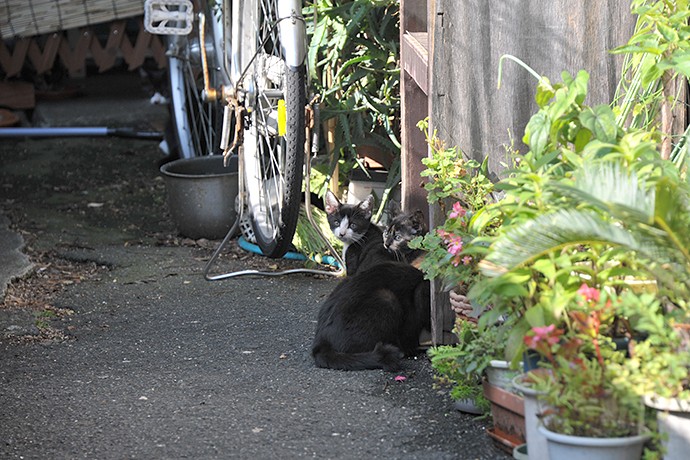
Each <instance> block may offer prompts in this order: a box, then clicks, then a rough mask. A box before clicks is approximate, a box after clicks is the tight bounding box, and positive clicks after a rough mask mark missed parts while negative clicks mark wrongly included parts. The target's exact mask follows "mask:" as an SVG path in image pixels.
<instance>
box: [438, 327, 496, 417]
mask: <svg viewBox="0 0 690 460" xmlns="http://www.w3.org/2000/svg"><path fill="white" fill-rule="evenodd" d="M454 331H455V333H456V335H457V337H458V343H457V344H455V345H442V346H438V347H433V348H431V349H429V351H428V355H429V358H430V359H431V366H432V368H433V369H434V371H435V372H436V375H435V378H436V380H437V381H438V382H439V383H441V384H443V385H447V386H450V387H451V391H450V395H451V397H452V398H453V399H455V400H460V399H474V400H475V401H476V402H477V404H478V406H479V408H480V409H482V411H483V412H484V413H488V411H489V408H490V406H489V402H488V401H487V400H486V399H485V398H484V396H483V390H482V387H481V383H482V379H483V377H484V371H485V370H486V368H487V367H488V366H489V364H490V363H491V361H492V360H494V359H500V358H501V357H502V356H503V348H502V346H501V343H502V341H501V340H500V338H501V331H500V330H499V329H498V328H490V329H487V330H485V331H480V330H479V328H478V327H477V324H475V323H474V322H472V321H468V320H465V319H461V318H458V319H457V320H456V322H455V329H454Z"/></svg>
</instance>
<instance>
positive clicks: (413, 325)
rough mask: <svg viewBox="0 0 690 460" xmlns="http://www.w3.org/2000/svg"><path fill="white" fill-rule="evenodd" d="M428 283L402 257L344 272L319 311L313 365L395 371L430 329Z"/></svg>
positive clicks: (420, 273)
mask: <svg viewBox="0 0 690 460" xmlns="http://www.w3.org/2000/svg"><path fill="white" fill-rule="evenodd" d="M430 322H431V311H430V300H429V282H428V281H426V280H425V279H424V274H423V273H422V272H421V271H419V270H417V269H416V268H414V267H412V266H411V265H409V264H406V263H403V262H383V263H380V264H378V265H376V266H374V267H372V268H368V269H366V270H362V271H359V272H358V273H357V274H356V275H354V276H348V277H346V278H345V279H344V280H343V281H341V282H340V284H338V286H336V288H335V290H333V292H332V293H331V294H330V295H329V296H328V298H327V299H326V301H325V302H324V303H323V305H322V306H321V310H320V311H319V315H318V321H317V326H316V335H315V337H314V342H313V344H312V356H313V358H314V362H315V363H316V365H317V366H318V367H326V368H331V369H340V370H364V369H379V368H380V369H384V370H386V371H395V370H397V369H399V368H400V360H401V358H402V357H403V356H405V355H413V354H415V353H416V352H417V349H418V346H419V335H420V333H421V332H422V330H424V329H427V330H428V329H429V328H430V326H431V325H430Z"/></svg>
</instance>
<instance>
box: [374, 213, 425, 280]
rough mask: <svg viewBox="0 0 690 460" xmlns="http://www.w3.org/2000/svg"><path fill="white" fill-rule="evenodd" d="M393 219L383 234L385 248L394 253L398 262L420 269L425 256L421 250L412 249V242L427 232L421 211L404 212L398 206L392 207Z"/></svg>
mask: <svg viewBox="0 0 690 460" xmlns="http://www.w3.org/2000/svg"><path fill="white" fill-rule="evenodd" d="M390 210H391V214H393V218H392V220H391V223H390V224H389V225H388V228H387V229H386V230H384V232H383V247H384V248H386V250H388V252H390V253H392V254H393V255H394V256H395V257H396V259H397V260H399V261H401V262H407V263H409V264H412V265H414V266H415V267H417V268H419V267H418V265H419V262H420V261H421V258H422V257H423V256H424V251H422V250H421V249H412V248H410V247H409V246H408V245H409V243H410V241H412V240H413V239H414V238H416V237H418V236H422V235H424V234H425V233H426V232H427V229H428V227H427V225H426V219H425V218H424V214H423V213H422V211H420V210H416V211H414V212H411V213H406V212H402V211H401V210H400V208H399V207H398V206H397V204H395V205H392V206H391V209H390Z"/></svg>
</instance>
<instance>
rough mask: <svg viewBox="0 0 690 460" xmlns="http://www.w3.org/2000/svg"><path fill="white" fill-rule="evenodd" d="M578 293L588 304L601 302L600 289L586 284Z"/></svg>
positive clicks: (583, 284)
mask: <svg viewBox="0 0 690 460" xmlns="http://www.w3.org/2000/svg"><path fill="white" fill-rule="evenodd" d="M577 293H578V294H580V295H581V296H582V297H584V298H585V300H586V301H587V302H599V295H600V292H599V289H597V288H593V287H589V286H587V285H586V284H585V283H582V286H580V289H578V290H577Z"/></svg>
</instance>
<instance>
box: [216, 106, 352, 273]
mask: <svg viewBox="0 0 690 460" xmlns="http://www.w3.org/2000/svg"><path fill="white" fill-rule="evenodd" d="M318 100H319V97H318V96H315V97H314V98H313V99H312V100H311V101H310V102H309V103H308V104H307V106H306V107H305V110H306V111H307V113H306V123H305V125H306V128H305V129H306V131H307V132H306V138H307V139H308V140H309V144H310V148H307V146H306V143H305V149H304V150H305V152H304V156H305V157H304V160H305V161H304V164H305V171H304V177H305V181H304V188H305V210H306V215H307V220H308V221H309V224H310V225H311V226H312V227H313V228H314V230H316V233H317V234H318V235H319V237H320V238H321V240H322V241H323V242H324V244H325V245H326V247H327V248H328V252H329V253H330V255H331V256H332V257H333V258H334V259H335V260H336V262H337V264H338V269H337V270H335V271H334V270H319V269H311V268H295V269H290V270H279V271H263V270H240V271H235V272H230V273H223V274H220V275H210V274H209V273H210V271H211V267H212V266H213V264H214V263H215V261H216V260H217V259H218V257H219V256H220V253H221V252H222V251H223V249H224V248H225V247H226V246H227V244H228V243H229V241H230V240H231V239H232V237H233V236H234V235H235V234H236V232H237V230H238V229H239V226H240V221H241V220H242V215H243V213H244V196H245V188H244V162H243V161H242V157H243V155H242V154H240V155H238V157H239V162H238V163H239V165H238V179H239V193H238V197H239V200H238V201H239V206H238V210H237V218H236V219H235V222H234V223H233V225H232V227H231V228H230V230H228V233H227V234H226V235H225V238H223V241H221V243H220V244H219V245H218V247H217V248H216V250H215V251H214V252H213V254H212V255H211V258H210V259H209V260H208V262H207V263H206V266H205V267H204V278H205V279H206V280H207V281H218V280H224V279H229V278H236V277H239V276H284V275H292V274H296V273H308V274H315V275H327V276H342V275H344V274H345V263H344V262H343V260H342V258H341V257H340V254H338V251H336V250H335V248H333V245H331V243H330V241H329V240H328V238H326V236H325V235H324V234H323V232H322V231H321V229H320V228H319V226H318V225H317V224H316V222H315V221H314V217H313V215H312V212H311V190H310V186H309V182H310V181H309V178H310V176H311V160H312V155H311V153H313V155H314V157H315V156H316V154H317V153H318V149H319V142H318V126H319V124H318V119H319V112H318ZM239 148H240V149H241V148H242V146H240V147H239Z"/></svg>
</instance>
